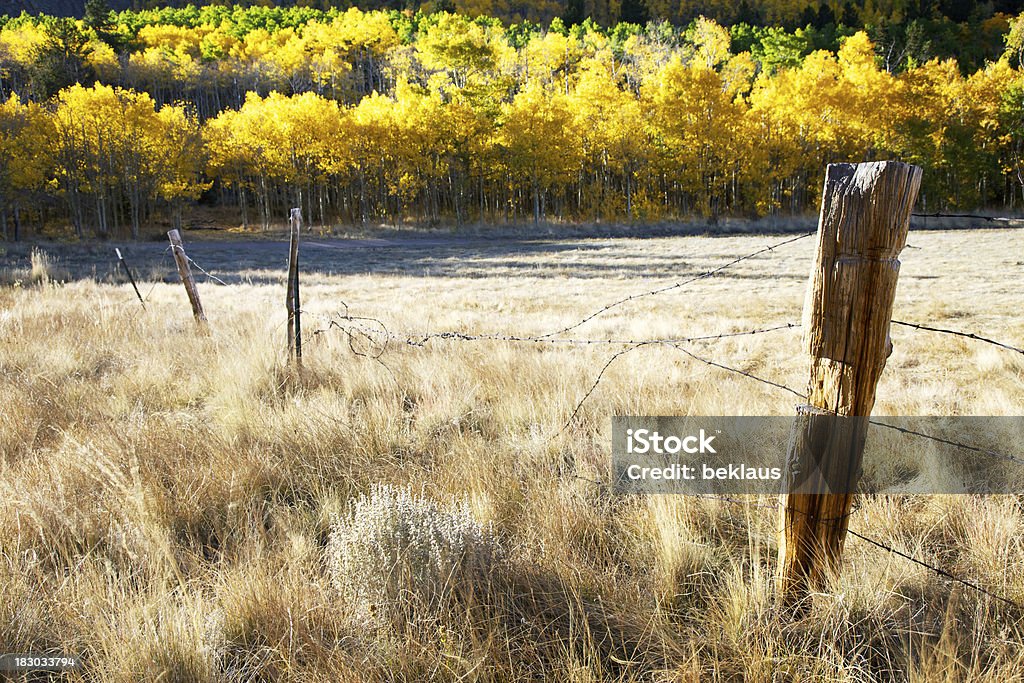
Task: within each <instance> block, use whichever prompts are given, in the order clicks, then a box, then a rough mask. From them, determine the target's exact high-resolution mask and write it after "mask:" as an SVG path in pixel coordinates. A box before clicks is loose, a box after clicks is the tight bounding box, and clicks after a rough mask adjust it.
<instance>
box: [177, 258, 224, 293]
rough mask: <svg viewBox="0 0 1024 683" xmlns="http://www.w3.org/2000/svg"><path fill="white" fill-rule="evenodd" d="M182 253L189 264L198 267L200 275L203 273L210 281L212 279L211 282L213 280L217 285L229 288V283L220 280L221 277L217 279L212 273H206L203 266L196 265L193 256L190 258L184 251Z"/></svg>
mask: <svg viewBox="0 0 1024 683" xmlns="http://www.w3.org/2000/svg"><path fill="white" fill-rule="evenodd" d="M181 253H182V255H183V256H184V257H185V259H186V260H187V261H188V262H189V263H191V264H192V265H193V266H195V267H196V269H197V270H198V271H199V272H200V273H202V274H203V275H205V276H206V277H207V278H208V279H210V280H213V281H214V282H216V283H217V284H219V285H223V286H225V287H227V286H228V283H226V282H224V281H223V280H221V279H220V278H219V277H217V276H216V275H211V274H210V273H208V272H207V271H206V269H204V268H203V267H202V266H201V265H199V264H198V263H196V262H195V259H193V258H192V257H191V256H189V255H188V254H186V253H185V252H184V251H182V252H181Z"/></svg>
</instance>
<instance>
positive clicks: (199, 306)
mask: <svg viewBox="0 0 1024 683" xmlns="http://www.w3.org/2000/svg"><path fill="white" fill-rule="evenodd" d="M167 239H168V240H170V242H171V253H172V254H174V262H175V263H176V264H177V266H178V276H179V277H180V278H181V284H183V285H185V292H186V293H187V294H188V301H189V303H190V304H192V315H194V316H195V318H196V322H197V323H199V325H200V326H205V325H206V314H205V313H203V303H202V302H201V301H200V300H199V290H197V289H196V280H195V278H194V277H192V268H191V267H190V266H189V265H188V257H187V256H186V255H185V247H183V246H182V244H181V233H179V232H178V231H177V230H169V231H168V232H167Z"/></svg>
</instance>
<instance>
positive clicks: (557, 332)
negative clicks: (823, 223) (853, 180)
mask: <svg viewBox="0 0 1024 683" xmlns="http://www.w3.org/2000/svg"><path fill="white" fill-rule="evenodd" d="M816 234H818V233H817V231H814V232H807V233H803V234H801V235H797V236H796V237H790V238H789V239H785V240H782V241H781V242H776V243H775V244H771V245H769V246H767V247H763V248H761V249H758V250H757V251H754V252H751V253H749V254H745V255H744V256H740V257H738V258H735V259H733V260H731V261H729V262H728V263H724V264H722V265H721V266H718V267H717V268H713V269H711V270H708V271H705V272H703V273H701V274H700V275H696V276H694V277H691V278H689V279H686V280H683V281H681V282H676V283H674V284H671V285H666V286H665V287H658V288H656V289H652V290H649V291H647V292H642V293H640V294H631V295H629V296H627V297H625V298H622V299H619V300H618V301H613V302H612V303H610V304H608V305H606V306H604V307H602V308H600V309H598V310H597V311H594V312H593V313H591V314H590V315H588V316H586V317H585V318H583V319H582V320H580V321H579V322H577V323H575V324H572V325H569V326H568V327H563V328H562V329H560V330H554V331H552V332H548V333H546V334H542V335H538V336H537V337H536V339H547V338H548V337H555V336H557V335H560V334H565V333H566V332H571V331H572V330H575V329H576V328H578V327H581V326H582V325H584V324H586V323H588V322H590V321H591V320H593V319H594V318H596V317H598V316H599V315H602V314H604V313H606V312H608V311H610V310H611V309H613V308H615V307H617V306H621V305H622V304H624V303H627V302H630V301H636V300H637V299H642V298H644V297H648V296H654V295H656V294H663V293H664V292H668V291H671V290H674V289H681V288H683V287H685V286H687V285H689V284H692V283H694V282H697V281H699V280H704V279H707V278H709V277H713V276H715V275H717V274H718V273H721V272H722V271H724V270H726V269H727V268H731V267H732V266H734V265H736V264H737V263H741V262H743V261H746V260H749V259H752V258H754V257H756V256H760V255H761V254H765V253H768V252H772V251H774V250H776V249H778V248H779V247H783V246H785V245H787V244H792V243H793V242H797V241H799V240H802V239H806V238H808V237H811V236H812V235H816Z"/></svg>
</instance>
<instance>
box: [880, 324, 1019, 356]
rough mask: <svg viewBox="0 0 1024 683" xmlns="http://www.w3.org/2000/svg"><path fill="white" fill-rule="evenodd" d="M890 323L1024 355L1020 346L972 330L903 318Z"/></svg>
mask: <svg viewBox="0 0 1024 683" xmlns="http://www.w3.org/2000/svg"><path fill="white" fill-rule="evenodd" d="M892 324H893V325H900V326H902V327H910V328H912V329H915V330H925V331H928V332H939V333H941V334H952V335H955V336H957V337H966V338H967V339H974V340H975V341H980V342H984V343H986V344H992V345H993V346H998V347H1000V348H1003V349H1007V350H1008V351H1015V352H1017V353H1019V354H1021V355H1024V349H1022V348H1020V347H1017V346H1013V345H1012V344H1006V343H1004V342H1000V341H996V340H995V339H990V338H989V337H982V336H981V335H978V334H974V333H973V332H961V331H959V330H950V329H946V328H942V327H931V326H930V325H922V324H920V323H910V322H906V321H903V320H893V321H892Z"/></svg>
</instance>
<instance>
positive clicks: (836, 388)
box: [778, 161, 921, 603]
mask: <svg viewBox="0 0 1024 683" xmlns="http://www.w3.org/2000/svg"><path fill="white" fill-rule="evenodd" d="M920 186H921V169H920V168H918V167H916V166H910V165H907V164H903V163H899V162H893V161H882V162H873V163H865V164H830V165H829V167H828V170H827V171H826V173H825V188H824V191H823V192H822V199H821V216H820V218H819V222H818V256H817V260H816V262H815V264H814V269H813V270H812V272H811V278H810V283H809V286H808V290H807V299H806V302H805V305H804V321H803V322H804V342H805V344H806V347H807V350H808V352H809V353H810V355H811V376H810V381H809V383H808V392H807V393H808V403H809V405H808V406H804V407H802V408H801V410H800V413H801V414H802V415H804V416H814V415H824V416H825V419H823V420H820V421H819V422H818V423H817V424H816V425H815V424H813V423H812V422H811V420H813V418H812V417H804V418H798V423H797V425H798V428H797V429H795V430H794V435H795V438H794V439H793V443H791V445H790V452H789V454H788V459H787V465H788V469H787V484H788V485H792V484H794V481H795V480H796V479H799V478H801V477H804V478H805V482H806V477H807V475H808V473H814V474H815V475H816V476H817V475H823V476H824V477H825V478H826V479H828V481H829V482H830V483H831V484H832V487H833V488H831V489H822V488H813V487H812V488H811V489H807V488H800V487H797V488H787V489H786V491H787V493H785V494H784V495H783V500H782V503H783V505H782V509H781V513H780V529H779V565H778V590H779V594H780V597H781V598H782V600H783V601H784V602H786V603H793V602H795V601H798V600H800V599H801V598H802V597H804V596H806V595H807V592H808V591H809V590H813V589H815V588H817V587H819V586H820V585H821V583H822V581H823V580H824V579H825V578H826V577H828V576H831V575H834V573H835V572H836V571H837V570H838V568H839V563H840V560H841V558H842V552H843V542H844V540H845V538H846V530H847V527H848V525H849V514H850V510H851V507H852V505H853V489H854V487H855V486H856V482H857V480H858V479H859V476H860V464H861V463H860V460H861V456H862V454H863V446H864V437H865V436H866V427H867V420H866V417H867V416H869V415H870V414H871V409H872V406H873V405H874V403H875V386H876V383H877V382H878V378H879V376H880V375H881V373H882V368H883V367H884V365H885V361H886V358H888V356H889V354H890V353H891V352H892V344H891V342H890V340H889V322H890V319H891V317H892V305H893V298H894V296H895V293H896V280H897V278H898V276H899V266H900V262H899V260H898V258H897V257H898V256H899V254H900V251H902V249H903V247H904V246H905V245H906V241H907V229H908V228H909V222H910V212H911V210H912V208H913V205H914V202H915V201H916V199H917V192H918V189H919V188H920ZM836 416H838V417H836ZM847 417H863V418H865V419H863V420H852V421H844V420H845V418H847ZM801 419H802V420H804V422H803V423H801V422H799V420H801ZM800 427H803V429H800ZM817 482H818V483H819V484H820V483H821V479H820V477H819V478H818V479H817ZM837 482H838V484H837ZM807 490H815V491H821V490H832V491H835V492H833V493H820V492H818V493H801V492H793V491H807Z"/></svg>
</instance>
